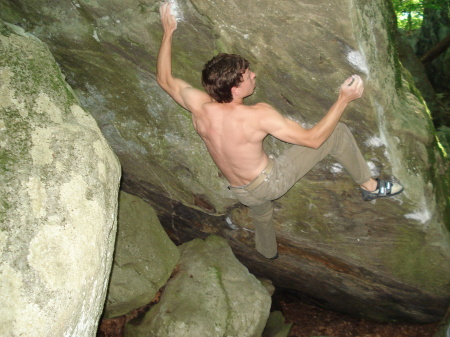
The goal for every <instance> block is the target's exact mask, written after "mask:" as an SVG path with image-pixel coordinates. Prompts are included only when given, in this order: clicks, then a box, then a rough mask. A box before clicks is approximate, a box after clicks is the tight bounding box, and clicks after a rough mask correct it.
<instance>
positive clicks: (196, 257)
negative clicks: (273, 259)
mask: <svg viewBox="0 0 450 337" xmlns="http://www.w3.org/2000/svg"><path fill="white" fill-rule="evenodd" d="M180 251H181V259H180V264H179V270H178V271H177V272H176V274H175V275H174V276H173V278H172V279H170V280H169V282H168V283H167V286H166V288H165V290H164V293H163V295H162V297H161V300H160V302H159V303H158V304H157V305H155V306H154V307H153V308H152V309H151V310H150V311H149V312H148V313H147V314H146V315H145V317H144V318H143V320H142V321H140V322H139V323H136V324H133V322H130V323H129V324H128V325H127V326H126V328H125V336H126V337H144V336H158V337H169V336H170V337H198V336H208V337H222V336H224V337H225V336H239V337H247V336H248V337H251V336H261V334H262V332H263V329H264V326H265V325H266V322H267V319H268V317H269V311H270V305H271V298H270V295H269V294H268V292H267V290H266V289H265V288H264V286H262V285H261V283H260V282H259V281H258V280H257V279H256V278H255V277H254V276H253V275H251V274H250V273H249V272H248V270H247V268H245V267H244V266H243V265H242V264H241V263H240V262H239V261H238V260H237V259H236V257H235V256H234V255H233V253H232V251H231V249H230V247H229V246H228V244H227V242H226V241H225V240H224V239H223V238H220V237H218V236H210V237H208V238H207V239H206V240H205V241H203V240H201V239H195V240H193V241H190V242H188V243H185V244H183V245H182V246H180Z"/></svg>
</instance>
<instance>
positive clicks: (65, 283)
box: [0, 9, 120, 336]
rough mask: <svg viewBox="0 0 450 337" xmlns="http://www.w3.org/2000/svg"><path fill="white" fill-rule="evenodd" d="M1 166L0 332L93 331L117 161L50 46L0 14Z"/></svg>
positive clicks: (104, 279)
mask: <svg viewBox="0 0 450 337" xmlns="http://www.w3.org/2000/svg"><path fill="white" fill-rule="evenodd" d="M2 11H3V9H2ZM0 176H1V184H0V223H1V231H0V256H1V259H0V260H1V262H0V279H1V287H0V302H1V303H2V306H1V309H0V317H1V318H0V320H1V323H0V335H2V336H92V335H94V334H95V331H96V327H97V323H98V319H99V316H100V314H101V312H102V309H103V303H104V299H105V295H106V287H107V283H108V277H109V272H110V269H111V261H112V253H113V245H114V239H115V233H116V215H117V197H118V189H119V179H120V166H119V162H118V160H117V158H116V157H115V155H114V154H113V152H112V150H111V149H110V147H109V145H108V144H107V142H106V141H105V139H104V137H103V136H102V134H101V132H100V130H99V128H98V127H97V124H96V122H95V120H94V119H93V118H92V117H91V116H90V115H89V114H87V113H86V112H85V111H83V109H82V108H81V107H80V106H79V105H78V102H77V100H76V98H75V96H74V95H73V93H72V91H71V89H70V88H69V87H68V86H67V84H66V83H65V81H64V78H63V76H62V75H61V73H60V70H59V68H58V66H57V64H56V62H55V60H54V58H53V57H52V55H51V53H50V52H49V50H48V48H47V46H46V45H45V44H43V43H42V42H40V41H39V40H37V39H36V38H35V37H33V36H30V35H28V34H25V33H24V32H23V31H21V30H20V29H19V28H18V27H11V26H6V25H5V24H3V23H2V22H1V21H0Z"/></svg>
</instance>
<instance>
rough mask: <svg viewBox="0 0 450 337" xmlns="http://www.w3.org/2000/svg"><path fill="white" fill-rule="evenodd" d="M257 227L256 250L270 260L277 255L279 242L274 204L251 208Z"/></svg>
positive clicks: (268, 202)
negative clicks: (274, 220)
mask: <svg viewBox="0 0 450 337" xmlns="http://www.w3.org/2000/svg"><path fill="white" fill-rule="evenodd" d="M249 208H250V214H251V215H252V218H253V224H254V225H255V244H256V250H257V251H258V252H260V253H261V254H262V255H264V256H265V257H266V258H268V259H270V258H273V257H275V255H276V254H277V240H276V237H275V229H274V227H273V203H272V201H267V202H265V203H264V204H262V205H260V206H250V207H249Z"/></svg>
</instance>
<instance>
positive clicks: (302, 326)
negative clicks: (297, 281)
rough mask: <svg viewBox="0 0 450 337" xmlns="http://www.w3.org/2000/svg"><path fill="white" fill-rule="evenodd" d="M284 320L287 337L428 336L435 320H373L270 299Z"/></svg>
mask: <svg viewBox="0 0 450 337" xmlns="http://www.w3.org/2000/svg"><path fill="white" fill-rule="evenodd" d="M274 302H275V306H276V309H277V310H280V311H281V312H282V313H283V315H284V317H285V319H286V323H293V325H292V328H291V332H290V334H289V337H432V336H434V334H435V333H436V332H437V327H438V323H433V324H406V323H384V324H383V323H374V322H370V321H366V320H362V319H357V318H352V317H349V316H346V315H343V314H339V313H335V312H332V311H328V310H324V309H321V308H318V307H316V306H313V305H310V304H306V303H304V302H302V301H301V300H299V299H298V298H297V297H294V296H292V295H287V294H283V295H281V296H279V295H278V296H276V297H275V298H274Z"/></svg>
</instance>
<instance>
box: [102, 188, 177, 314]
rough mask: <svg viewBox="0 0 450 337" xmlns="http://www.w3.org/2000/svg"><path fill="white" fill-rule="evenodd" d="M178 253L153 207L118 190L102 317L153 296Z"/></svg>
mask: <svg viewBox="0 0 450 337" xmlns="http://www.w3.org/2000/svg"><path fill="white" fill-rule="evenodd" d="M179 258H180V253H179V250H178V248H177V247H176V246H175V244H174V243H173V242H172V241H170V239H169V237H168V236H167V234H166V232H165V231H164V229H163V228H162V226H161V224H160V222H159V220H158V217H157V216H156V213H155V211H154V210H153V208H152V207H151V206H150V205H149V204H148V203H146V202H145V201H143V200H141V199H139V198H137V197H135V196H133V195H131V194H128V193H126V192H121V193H120V197H119V218H118V225H117V239H116V245H115V251H114V262H113V267H112V272H111V280H110V283H109V287H108V295H107V300H106V305H105V309H104V314H103V318H111V317H117V316H121V315H124V314H127V313H128V312H130V311H131V310H133V309H136V308H140V307H142V306H144V305H146V304H148V303H150V301H151V300H152V299H153V298H154V297H155V295H156V293H157V292H158V290H159V289H161V288H162V287H163V286H164V285H165V283H166V282H167V280H168V279H169V276H170V274H171V273H172V271H173V270H174V268H175V266H176V264H177V262H178V260H179Z"/></svg>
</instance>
